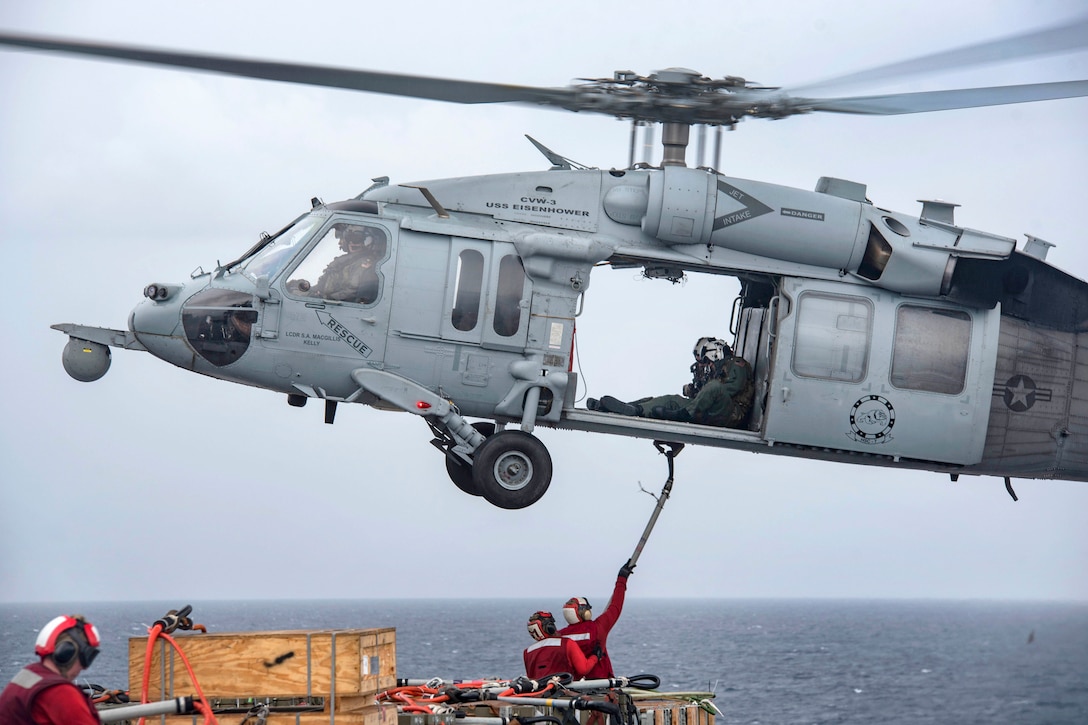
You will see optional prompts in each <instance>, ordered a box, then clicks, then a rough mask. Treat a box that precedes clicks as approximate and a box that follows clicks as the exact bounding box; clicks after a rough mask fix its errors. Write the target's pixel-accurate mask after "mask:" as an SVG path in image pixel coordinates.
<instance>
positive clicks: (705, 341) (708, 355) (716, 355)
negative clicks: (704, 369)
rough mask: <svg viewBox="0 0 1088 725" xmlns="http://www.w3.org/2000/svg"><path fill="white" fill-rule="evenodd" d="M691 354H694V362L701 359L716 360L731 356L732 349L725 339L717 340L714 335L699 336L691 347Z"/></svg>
mask: <svg viewBox="0 0 1088 725" xmlns="http://www.w3.org/2000/svg"><path fill="white" fill-rule="evenodd" d="M691 354H692V355H694V356H695V361H696V362H703V360H706V361H708V362H716V361H718V360H724V359H725V358H727V357H730V356H732V354H733V351H732V350H731V349H730V348H729V344H728V343H726V341H725V340H719V339H718V338H716V337H700V338H699V341H698V342H696V343H695V347H694V348H692V351H691Z"/></svg>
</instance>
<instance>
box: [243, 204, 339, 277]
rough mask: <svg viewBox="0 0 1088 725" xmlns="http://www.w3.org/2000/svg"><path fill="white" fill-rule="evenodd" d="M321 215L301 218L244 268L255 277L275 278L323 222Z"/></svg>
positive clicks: (254, 256) (247, 262) (251, 259)
mask: <svg viewBox="0 0 1088 725" xmlns="http://www.w3.org/2000/svg"><path fill="white" fill-rule="evenodd" d="M322 221H324V220H323V219H322V218H321V217H314V216H306V217H303V218H302V219H299V220H298V221H297V222H295V223H294V224H293V225H291V226H290V227H289V228H288V229H286V230H285V231H284V232H283V233H282V234H280V235H279V236H278V237H276V239H274V240H273V241H272V242H271V243H270V244H268V245H267V246H266V247H264V248H263V249H262V250H261V251H259V252H257V253H256V254H255V255H253V256H252V257H250V258H249V260H248V261H246V262H245V263H244V264H243V265H242V269H244V270H245V271H246V273H247V274H248V275H250V276H251V277H253V278H254V279H255V278H257V277H260V276H261V275H265V276H267V277H268V279H270V280H271V279H273V278H274V277H275V276H276V275H277V274H279V272H280V270H281V269H283V267H284V265H285V264H287V261H288V260H289V259H291V257H292V254H293V250H294V249H295V248H296V247H298V245H299V244H300V243H302V242H304V241H306V240H307V239H309V238H310V234H311V233H312V232H313V231H314V229H316V228H317V227H318V226H319V225H320V224H321V222H322Z"/></svg>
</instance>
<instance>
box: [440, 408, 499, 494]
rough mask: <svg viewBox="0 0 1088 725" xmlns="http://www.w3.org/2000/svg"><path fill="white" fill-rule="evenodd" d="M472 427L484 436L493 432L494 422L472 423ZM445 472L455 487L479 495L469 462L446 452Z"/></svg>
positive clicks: (478, 488)
mask: <svg viewBox="0 0 1088 725" xmlns="http://www.w3.org/2000/svg"><path fill="white" fill-rule="evenodd" d="M472 427H473V428H475V429H476V430H478V431H479V432H480V433H482V434H483V435H484V437H485V438H486V437H488V436H491V435H493V434H494V433H495V424H494V423H490V422H487V421H479V422H476V423H473V424H472ZM446 473H447V474H449V477H450V480H451V481H453V485H454V486H457V488H459V489H461V490H462V491H464V492H465V493H467V494H468V495H469V496H479V495H481V491H480V487H479V486H477V485H476V481H474V480H473V478H472V464H471V463H465V462H464V461H462V460H461V459H460V458H458V457H457V456H455V455H454V454H452V453H447V454H446Z"/></svg>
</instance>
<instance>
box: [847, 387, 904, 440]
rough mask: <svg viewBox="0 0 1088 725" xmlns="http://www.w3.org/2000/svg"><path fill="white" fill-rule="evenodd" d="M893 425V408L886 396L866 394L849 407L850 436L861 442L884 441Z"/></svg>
mask: <svg viewBox="0 0 1088 725" xmlns="http://www.w3.org/2000/svg"><path fill="white" fill-rule="evenodd" d="M894 425H895V408H893V407H892V404H891V403H889V402H888V399H887V398H882V397H881V396H879V395H866V396H864V397H863V398H860V399H859V400H858V402H856V403H854V407H853V408H851V409H850V430H851V431H852V435H851V437H852V438H853V439H854V440H856V441H861V442H863V443H885V442H887V441H888V440H890V436H889V434H890V433H891V430H892V426H894Z"/></svg>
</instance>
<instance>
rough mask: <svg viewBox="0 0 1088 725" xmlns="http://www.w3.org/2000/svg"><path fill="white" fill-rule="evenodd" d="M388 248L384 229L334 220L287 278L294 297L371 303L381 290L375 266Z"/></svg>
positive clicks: (383, 258)
mask: <svg viewBox="0 0 1088 725" xmlns="http://www.w3.org/2000/svg"><path fill="white" fill-rule="evenodd" d="M388 250H389V243H388V238H387V236H386V234H385V230H383V229H380V228H378V227H372V226H369V225H365V224H349V223H346V222H341V223H338V224H334V225H333V226H332V227H331V228H330V229H329V230H328V231H327V232H325V236H324V237H322V239H321V241H320V242H318V243H317V245H316V246H315V247H314V248H313V249H311V250H310V252H309V253H308V254H307V255H306V258H305V259H304V260H303V261H302V262H301V263H300V264H299V265H298V267H296V268H295V269H294V270H293V271H292V272H291V274H290V275H289V276H288V280H287V291H288V292H290V293H291V294H292V295H296V296H298V297H315V298H318V299H322V300H330V301H336V302H354V303H357V304H362V305H369V304H373V303H374V302H376V301H377V300H378V297H379V293H380V290H381V275H380V274H379V272H378V268H379V267H380V266H381V264H382V262H383V261H384V260H385V257H386V256H387V252H388Z"/></svg>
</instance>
